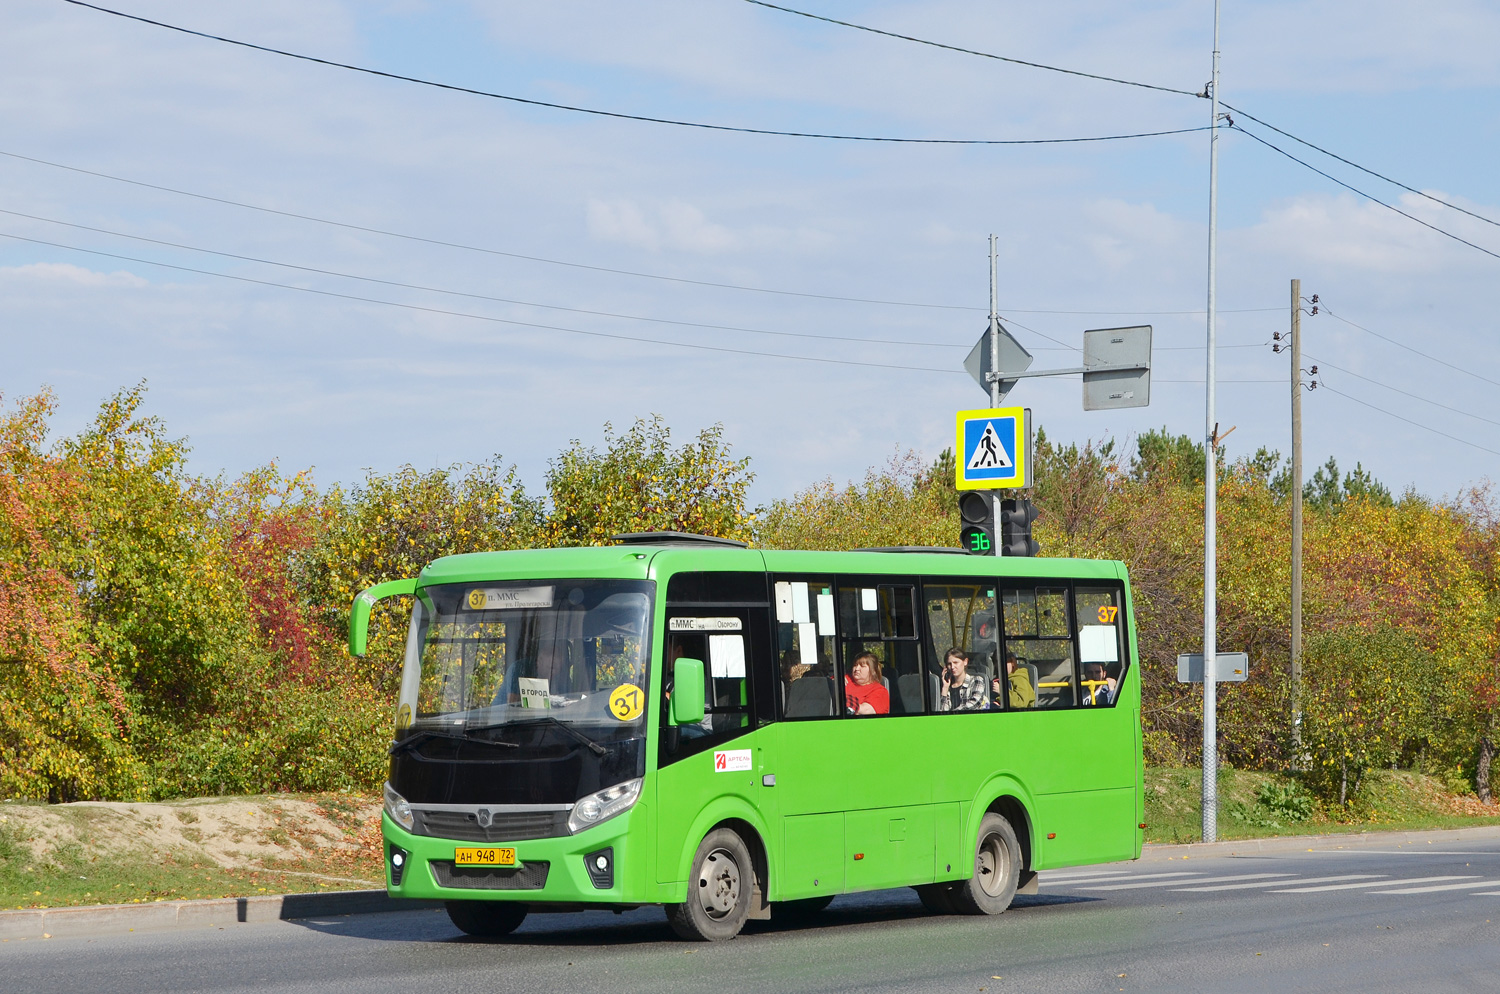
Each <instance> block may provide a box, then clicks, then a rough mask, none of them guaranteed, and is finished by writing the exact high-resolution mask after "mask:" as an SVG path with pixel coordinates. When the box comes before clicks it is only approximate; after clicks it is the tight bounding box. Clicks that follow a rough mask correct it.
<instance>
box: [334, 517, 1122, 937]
mask: <svg viewBox="0 0 1500 994" xmlns="http://www.w3.org/2000/svg"><path fill="white" fill-rule="evenodd" d="M616 541H617V542H618V544H617V545H614V546H608V547H597V548H579V549H546V550H532V551H517V552H487V553H472V554H467V555H459V556H451V557H447V558H443V559H439V560H437V561H435V562H433V563H432V564H431V565H429V566H427V567H426V568H425V569H423V570H422V572H421V575H420V576H419V577H417V578H415V579H409V580H398V581H393V582H390V583H383V584H379V585H377V586H375V587H372V588H370V589H369V590H367V591H365V592H364V593H362V594H360V595H359V597H357V598H356V599H355V602H354V607H353V612H352V618H351V624H350V634H349V640H350V651H351V652H352V653H353V654H354V655H356V656H358V655H362V654H363V653H364V651H365V647H366V641H367V638H368V628H369V619H370V610H371V608H372V607H373V606H374V604H375V603H376V602H377V601H379V600H380V599H382V598H386V597H395V596H410V597H412V604H413V607H412V614H411V622H410V629H409V634H408V636H407V642H406V656H405V662H404V666H403V669H402V674H401V689H400V697H399V701H398V703H397V710H396V722H395V724H396V733H395V741H394V742H393V743H392V744H391V747H390V757H391V761H390V779H389V781H388V782H387V784H386V786H385V806H384V813H383V816H382V819H381V825H382V831H383V835H384V842H385V870H386V882H387V888H388V892H389V893H390V895H391V896H392V897H396V898H421V899H428V900H432V899H437V900H441V901H444V902H446V906H447V909H448V914H449V916H450V917H451V918H452V920H453V923H454V924H455V925H456V926H457V927H458V928H459V929H461V930H462V931H464V932H466V933H469V934H471V935H479V936H496V935H504V934H506V933H509V932H510V931H512V930H514V929H515V928H516V926H518V925H519V924H520V923H521V921H522V920H523V919H524V918H525V917H526V915H527V914H528V913H540V912H556V911H577V910H586V909H601V908H602V909H615V910H626V909H632V908H637V907H640V906H643V905H648V904H658V905H662V906H664V907H665V909H666V912H667V917H668V920H669V921H670V923H671V925H672V927H673V929H674V930H675V931H676V932H677V933H678V934H679V935H681V936H682V937H683V938H690V939H710V940H713V939H729V938H732V937H734V936H735V935H736V934H738V933H739V931H740V930H741V928H742V927H743V925H744V923H745V921H746V920H747V919H751V918H769V917H771V915H773V914H785V915H791V914H796V915H808V914H812V913H815V912H817V911H818V910H821V909H822V908H823V907H825V906H826V905H827V904H828V902H829V901H831V900H832V899H833V897H834V896H835V895H838V894H847V893H854V892H858V891H869V890H877V889H882V888H894V887H914V888H915V889H916V891H917V893H918V894H919V895H920V896H921V899H922V902H923V904H925V905H926V906H927V907H928V908H930V909H932V910H934V911H938V912H947V913H968V914H998V913H999V912H1002V911H1004V910H1005V909H1006V908H1007V907H1008V906H1009V905H1010V903H1011V900H1012V898H1013V897H1014V895H1015V894H1016V893H1018V892H1019V893H1035V890H1036V877H1037V872H1038V871H1039V870H1042V869H1046V868H1052V867H1060V866H1073V865H1080V864H1086V863H1098V862H1108V861H1116V860H1125V859H1136V858H1139V856H1140V852H1141V842H1142V835H1143V830H1144V828H1145V825H1144V824H1142V823H1143V821H1144V798H1143V794H1142V786H1141V735H1140V677H1139V673H1138V666H1136V665H1135V660H1136V659H1137V656H1136V645H1135V635H1134V632H1133V630H1132V625H1131V617H1132V611H1131V600H1130V597H1131V594H1130V584H1129V582H1128V579H1127V577H1126V573H1125V567H1124V565H1123V564H1121V563H1118V562H1104V561H1088V560H1077V559H1010V558H1005V559H998V558H975V557H969V556H965V555H962V554H959V555H949V554H944V552H945V550H938V549H932V550H906V549H899V550H869V551H851V552H796V551H772V550H759V549H751V548H747V547H745V546H744V545H743V544H742V543H737V542H731V541H728V540H723V539H713V538H706V537H702V536H693V535H686V534H679V533H672V532H666V533H650V534H642V535H625V536H617V537H616ZM947 551H952V552H956V551H957V550H947Z"/></svg>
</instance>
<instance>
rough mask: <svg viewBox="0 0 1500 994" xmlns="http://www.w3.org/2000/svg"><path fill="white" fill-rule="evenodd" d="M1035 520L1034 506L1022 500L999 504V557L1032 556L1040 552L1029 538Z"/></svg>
mask: <svg viewBox="0 0 1500 994" xmlns="http://www.w3.org/2000/svg"><path fill="white" fill-rule="evenodd" d="M1035 520H1036V505H1035V504H1033V503H1032V502H1031V501H1029V500H1026V499H1024V498H1018V499H1015V500H1011V499H1006V500H1002V501H1001V502H1000V555H1002V556H1034V555H1036V554H1037V553H1038V552H1039V551H1041V548H1042V547H1041V546H1040V545H1038V544H1037V541H1036V539H1034V538H1032V537H1031V523H1032V522H1033V521H1035Z"/></svg>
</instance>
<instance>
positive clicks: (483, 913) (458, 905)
mask: <svg viewBox="0 0 1500 994" xmlns="http://www.w3.org/2000/svg"><path fill="white" fill-rule="evenodd" d="M446 906H447V909H448V919H449V920H450V921H452V922H453V924H454V925H456V926H458V930H459V931H460V932H463V933H464V934H465V935H472V936H474V937H476V938H480V939H498V938H499V937H500V936H502V935H509V934H510V933H512V932H514V931H515V930H516V929H517V928H518V927H520V924H521V922H523V921H525V920H526V905H524V904H516V903H514V902H512V901H448V902H446Z"/></svg>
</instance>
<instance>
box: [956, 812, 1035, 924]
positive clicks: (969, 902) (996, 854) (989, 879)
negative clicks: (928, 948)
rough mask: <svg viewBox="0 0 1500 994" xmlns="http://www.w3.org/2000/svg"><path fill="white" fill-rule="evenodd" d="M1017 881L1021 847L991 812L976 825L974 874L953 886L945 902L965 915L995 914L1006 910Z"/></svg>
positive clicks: (1004, 822) (1011, 832) (1008, 829)
mask: <svg viewBox="0 0 1500 994" xmlns="http://www.w3.org/2000/svg"><path fill="white" fill-rule="evenodd" d="M1020 880H1021V844H1020V842H1018V841H1017V840H1016V830H1015V829H1014V828H1012V827H1011V824H1010V822H1008V821H1006V820H1005V819H1004V818H1003V817H1001V816H1000V815H997V814H995V813H994V812H993V811H992V812H990V813H989V814H987V815H985V816H984V820H983V821H981V822H980V823H979V843H978V845H976V846H975V847H974V872H973V873H971V874H970V875H969V879H968V880H963V881H960V882H959V883H957V884H954V885H953V890H951V891H950V892H949V894H948V900H949V901H950V902H951V903H952V905H953V910H955V911H958V912H960V913H962V914H966V915H998V914H1000V912H1002V911H1004V910H1005V909H1006V908H1008V907H1010V902H1011V900H1012V899H1013V898H1015V896H1016V886H1017V885H1018V884H1019V883H1020Z"/></svg>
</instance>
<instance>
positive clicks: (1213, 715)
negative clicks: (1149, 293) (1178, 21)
mask: <svg viewBox="0 0 1500 994" xmlns="http://www.w3.org/2000/svg"><path fill="white" fill-rule="evenodd" d="M1208 91H1209V93H1208V95H1209V98H1210V100H1211V102H1212V104H1213V110H1212V114H1213V118H1212V122H1211V127H1210V128H1209V132H1208V368H1207V371H1206V372H1207V376H1206V377H1205V379H1206V381H1207V392H1206V396H1205V398H1204V408H1205V412H1204V413H1205V416H1204V435H1205V436H1206V438H1205V442H1206V444H1205V445H1204V447H1203V448H1204V456H1205V459H1204V472H1203V841H1204V842H1213V841H1214V840H1215V839H1217V838H1218V834H1219V749H1218V735H1219V721H1218V699H1217V691H1218V686H1217V684H1216V683H1215V679H1214V678H1215V672H1214V664H1215V658H1214V656H1215V649H1216V645H1217V642H1218V627H1219V606H1218V580H1219V577H1218V572H1219V571H1218V563H1217V561H1216V559H1217V555H1218V500H1217V496H1218V493H1217V491H1218V485H1219V481H1218V476H1219V472H1218V469H1219V466H1218V459H1219V422H1218V416H1217V414H1216V413H1215V410H1214V403H1215V397H1214V374H1215V362H1214V359H1215V353H1214V349H1215V335H1214V332H1215V328H1214V325H1215V324H1216V319H1217V316H1218V315H1217V310H1216V306H1217V300H1216V297H1215V289H1216V282H1217V278H1218V262H1219V259H1218V252H1219V0H1214V69H1213V80H1212V82H1210V83H1209V84H1208Z"/></svg>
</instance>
